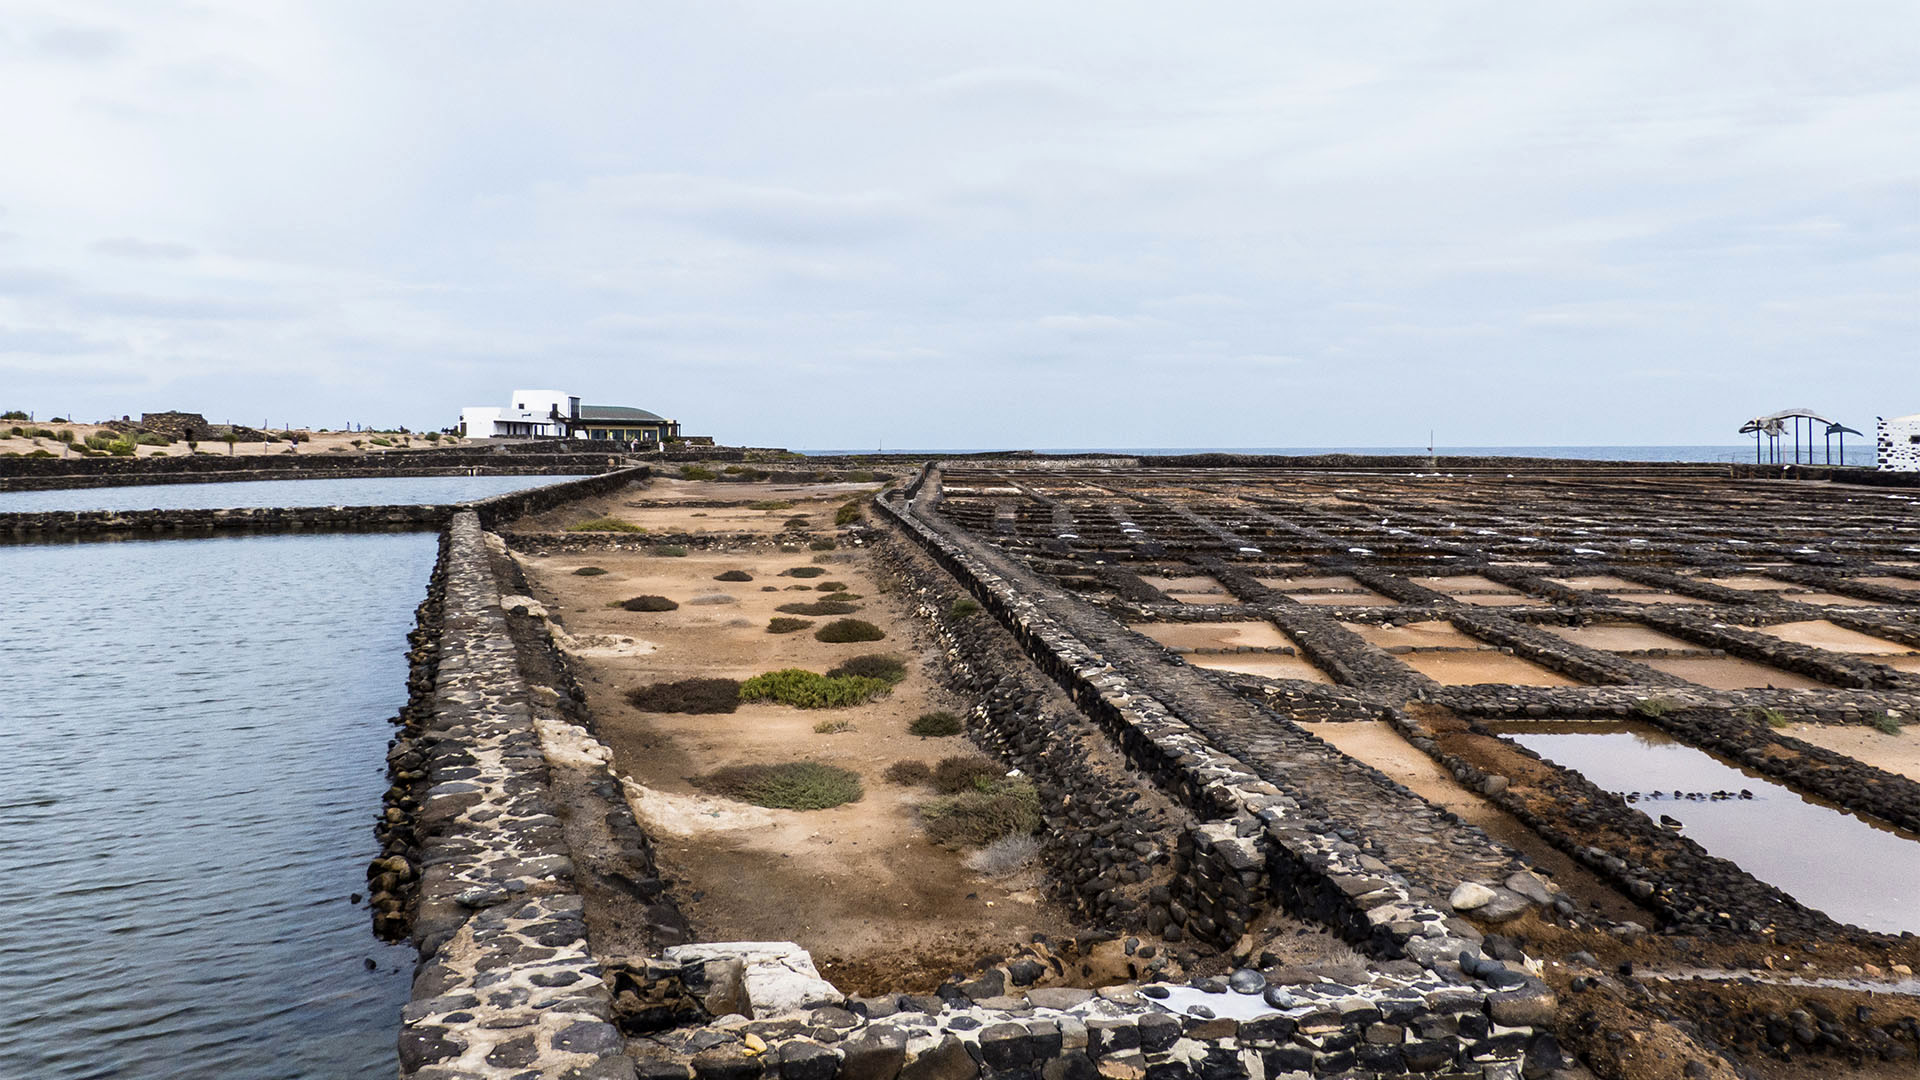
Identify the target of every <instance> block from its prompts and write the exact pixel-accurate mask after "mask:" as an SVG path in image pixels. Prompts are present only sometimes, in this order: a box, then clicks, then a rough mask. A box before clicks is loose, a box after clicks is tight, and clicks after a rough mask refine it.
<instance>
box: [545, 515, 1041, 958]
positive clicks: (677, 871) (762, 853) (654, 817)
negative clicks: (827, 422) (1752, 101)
mask: <svg viewBox="0 0 1920 1080" xmlns="http://www.w3.org/2000/svg"><path fill="white" fill-rule="evenodd" d="M722 486H723V487H725V488H727V489H731V490H729V491H728V494H733V493H734V492H737V491H739V489H740V487H741V486H740V485H722ZM627 499H628V501H632V498H631V496H630V495H629V496H627ZM837 501H838V500H835V501H834V502H833V503H829V504H827V509H828V510H829V517H828V520H829V521H830V520H831V516H830V509H831V506H833V505H837ZM812 509H813V510H814V511H815V513H816V514H817V512H818V510H819V509H820V508H819V507H814V508H812ZM619 512H620V513H621V514H622V516H627V517H631V518H637V519H641V520H658V513H659V512H657V511H655V510H652V509H637V510H636V509H624V510H620V511H619ZM709 513H711V511H709ZM754 513H761V512H759V511H755V512H754ZM787 516H791V514H790V513H784V512H783V513H782V514H780V515H779V516H778V517H777V518H775V520H774V523H773V524H774V525H775V526H776V527H777V525H778V522H779V521H781V520H784V518H785V517H787ZM520 560H521V563H522V565H523V566H524V567H525V569H526V572H527V577H528V579H529V581H530V583H531V584H532V586H533V588H534V591H535V593H536V595H537V596H538V597H539V599H541V600H542V601H543V602H545V603H547V604H548V605H549V609H550V610H551V611H552V612H553V613H554V614H555V616H556V617H557V618H558V619H560V620H561V621H563V622H564V623H565V625H566V629H567V630H568V631H569V632H570V633H572V634H574V635H578V636H580V637H582V638H603V637H609V636H613V635H621V636H626V637H629V638H633V639H636V640H638V641H641V642H645V643H647V644H649V645H652V646H654V648H653V649H652V650H651V651H644V652H641V653H639V654H638V655H621V656H611V657H609V656H596V657H583V658H581V663H580V664H579V668H580V672H581V675H582V681H583V682H584V683H585V684H586V686H587V692H588V703H589V705H590V706H591V707H592V709H593V712H594V715H595V717H596V718H597V720H598V722H599V724H600V728H601V734H602V737H603V738H604V739H605V740H606V741H607V742H608V743H609V745H611V746H612V747H613V750H614V754H615V757H614V768H615V770H616V772H618V773H619V774H620V775H622V776H623V778H625V779H627V780H628V781H629V794H630V799H629V801H630V802H631V803H632V804H633V806H634V809H635V811H636V813H637V814H638V815H639V816H640V817H641V819H642V820H643V822H644V823H645V824H646V825H647V827H648V830H649V833H650V834H651V835H653V836H655V837H656V839H657V841H658V845H659V851H660V857H661V859H662V861H663V863H664V864H665V866H666V869H667V871H668V873H669V874H670V875H672V876H673V877H674V878H676V879H677V881H678V882H679V885H678V887H677V890H676V892H677V895H678V897H679V899H680V900H681V903H682V904H683V906H684V908H685V910H686V912H687V915H688V917H689V918H690V919H692V920H693V923H694V925H695V927H696V929H697V931H698V932H699V933H700V934H701V936H702V938H703V939H706V940H792V941H797V942H799V943H800V944H802V945H804V946H806V947H807V948H808V949H810V950H812V951H813V953H814V956H815V959H816V961H817V962H819V963H820V965H821V968H822V970H823V972H824V973H825V974H826V975H827V977H828V978H830V979H833V980H835V981H836V983H838V984H839V985H841V986H842V988H843V989H864V990H869V991H873V990H879V989H881V988H888V989H894V990H908V989H919V990H925V989H929V988H931V987H932V986H934V985H937V984H938V983H939V981H940V980H941V979H942V978H944V977H945V976H946V975H948V974H951V973H952V972H954V971H958V970H961V969H964V968H968V967H970V966H972V964H973V962H974V961H975V960H976V959H977V958H978V957H980V956H981V955H982V954H984V953H988V952H992V951H995V950H1000V951H1004V950H1005V949H1007V948H1009V947H1011V946H1013V945H1015V944H1018V943H1022V942H1024V941H1026V940H1027V939H1028V937H1029V935H1031V934H1032V933H1035V932H1044V933H1049V934H1060V933H1070V932H1071V927H1070V926H1069V925H1068V924H1067V922H1066V921H1065V920H1064V918H1063V917H1062V916H1061V915H1060V914H1059V913H1058V912H1057V910H1056V909H1054V908H1053V907H1052V906H1050V905H1048V904H1046V903H1044V902H1042V901H1041V899H1040V897H1039V895H1038V893H1037V892H1036V889H1035V885H1036V883H1037V882H1036V880H1035V879H1034V878H1032V876H1031V875H1029V876H1027V877H1025V878H1015V879H1011V880H1002V881H995V880H989V879H987V878H984V877H982V876H980V875H977V874H975V873H973V872H971V871H969V870H967V869H966V868H965V867H964V866H963V865H962V863H961V858H962V856H961V854H959V853H955V852H951V851H948V850H945V849H943V848H940V847H937V846H935V845H933V844H931V843H929V842H928V841H927V840H926V839H925V837H924V835H923V834H922V832H921V830H920V827H919V825H918V817H917V814H916V812H915V804H916V803H917V802H918V801H919V800H921V799H924V798H926V797H928V796H929V794H930V793H929V792H928V791H927V790H926V789H920V788H915V789H903V788H900V787H896V786H893V785H890V784H888V783H887V782H886V781H885V780H884V779H882V777H881V773H882V772H883V771H884V770H885V768H886V767H887V766H888V765H890V764H892V763H893V762H895V761H900V760H903V759H908V758H912V759H917V760H921V761H926V762H929V763H932V762H935V761H938V760H939V759H940V758H942V757H945V756H948V755H952V754H961V753H969V752H972V747H971V744H969V743H968V742H967V741H966V740H965V739H964V738H961V737H951V738H935V739H923V738H917V737H915V736H912V735H909V734H907V732H906V726H907V723H908V722H909V721H910V720H912V719H913V718H914V717H915V716H917V715H919V714H920V713H922V712H926V711H929V710H931V709H936V708H946V709H951V710H955V711H960V710H961V709H962V708H963V703H961V702H958V701H954V700H952V699H950V697H949V696H948V695H947V693H946V692H945V691H944V690H943V689H941V688H940V687H938V686H937V685H935V684H934V682H933V681H932V679H931V678H930V676H929V672H930V671H932V670H934V669H933V667H932V665H933V663H934V661H935V660H936V658H937V654H936V653H935V652H933V651H932V650H931V648H930V646H929V644H928V642H927V641H926V640H924V639H923V636H922V635H921V634H920V633H919V631H918V628H917V627H916V626H915V624H914V623H913V622H912V621H911V619H910V617H909V616H908V614H907V613H906V611H905V610H904V609H903V607H902V605H901V604H899V602H898V601H897V600H896V599H895V598H894V597H892V596H888V595H884V594H881V593H880V591H879V590H880V585H881V583H880V582H879V581H878V580H877V579H875V578H874V577H873V576H872V575H871V573H870V572H869V569H868V562H867V557H866V555H865V554H864V553H861V552H857V551H853V552H844V551H843V552H829V553H824V554H818V555H816V554H815V553H811V552H807V553H800V554H792V553H781V552H779V551H778V550H776V549H773V548H771V547H770V546H767V545H758V546H753V547H748V546H747V545H745V544H744V543H743V544H742V545H741V546H740V547H738V548H737V549H735V550H732V551H719V552H695V553H694V554H693V555H690V556H687V557H684V558H667V557H658V556H652V555H646V554H640V553H633V552H606V553H595V554H591V555H573V554H569V555H564V556H555V557H551V558H533V557H527V556H520ZM816 560H818V565H822V566H824V567H826V568H827V569H828V571H829V573H828V574H827V575H826V576H824V577H820V578H813V579H804V580H803V579H796V578H792V577H782V576H779V575H780V572H781V571H782V570H786V569H789V568H791V567H796V566H807V565H814V564H815V563H816ZM587 565H593V566H599V567H602V568H604V569H606V570H607V571H609V572H608V573H606V574H604V575H601V576H598V577H579V576H575V575H574V574H573V571H574V570H575V569H578V568H579V567H581V566H587ZM726 570H744V571H746V572H748V573H751V574H752V575H753V576H754V580H753V581H751V582H739V583H725V582H716V581H714V580H713V577H714V575H716V574H719V573H721V572H722V571H726ZM822 581H841V582H845V583H846V584H847V585H848V586H850V590H849V591H850V592H852V593H857V594H859V595H861V596H862V597H863V599H861V600H859V601H858V603H859V605H860V609H861V610H860V611H859V612H858V617H859V618H863V619H867V620H869V621H871V622H874V623H876V624H878V625H880V626H882V627H883V628H885V629H886V630H887V634H888V636H887V640H885V641H880V642H871V643H864V644H826V643H823V642H819V641H816V640H815V639H814V638H813V636H812V633H811V632H810V631H801V632H798V633H792V634H782V635H774V634H769V633H767V631H766V625H767V620H768V619H769V618H770V617H772V616H773V615H774V614H775V611H774V608H775V607H776V606H777V605H779V604H783V603H788V602H792V601H795V600H817V599H820V598H822V597H824V596H826V595H827V594H825V593H822V592H819V591H816V590H814V589H813V588H812V587H811V586H812V585H814V584H817V583H818V582H822ZM803 584H804V585H806V586H807V588H806V589H804V590H803V589H799V588H793V587H794V586H800V585H803ZM768 587H771V588H773V589H774V590H775V591H773V592H766V591H763V589H765V588H768ZM642 594H657V595H662V596H667V597H670V598H672V599H674V600H677V601H679V602H680V604H681V605H682V606H681V607H680V608H679V609H678V610H676V611H671V612H661V613H637V612H629V611H625V610H623V609H619V608H614V607H609V606H608V604H609V603H614V602H618V601H621V600H624V599H626V598H628V597H631V596H636V595H642ZM704 596H728V597H731V598H732V602H729V603H720V604H711V605H708V604H697V603H694V602H693V601H696V600H697V599H698V598H700V597H704ZM825 621H827V620H826V619H819V620H816V625H819V624H820V623H824V622H825ZM874 652H885V653H891V654H894V655H898V656H903V657H906V658H908V659H909V660H910V663H909V668H910V669H911V673H910V675H909V677H908V679H907V680H906V682H904V683H902V684H901V685H900V686H898V687H897V688H895V690H894V692H893V693H892V695H891V696H889V697H887V698H884V699H882V700H880V701H878V702H875V703H872V704H869V705H864V706H859V707H855V708H851V709H835V710H801V709H793V708H788V707H786V706H779V705H742V706H741V707H740V709H739V711H738V712H735V713H732V714H725V715H713V716H685V715H676V714H658V713H642V712H639V711H638V710H636V709H634V708H633V707H632V706H631V705H630V704H629V703H628V702H627V701H626V699H625V692H626V691H627V690H628V689H630V688H632V687H635V686H639V685H643V684H647V683H651V682H656V681H667V680H673V679H682V678H690V677H699V676H724V677H728V678H736V679H744V678H746V677H749V676H751V675H755V674H758V673H760V672H764V671H772V670H776V669H779V668H785V667H804V668H809V669H811V670H814V671H821V672H824V671H826V670H827V669H828V668H831V667H832V666H833V665H834V664H836V663H838V662H839V661H840V660H842V659H844V658H846V657H849V656H855V655H859V654H862V653H874ZM823 719H834V720H842V719H844V720H849V721H851V722H852V723H853V725H854V730H853V731H850V732H846V733H841V734H819V733H816V732H815V731H814V730H813V728H814V724H815V723H816V722H817V721H820V720H823ZM792 760H811V761H820V762H824V763H828V764H833V765H839V766H842V767H845V768H849V769H853V770H855V771H857V772H859V773H860V774H861V776H862V778H863V780H864V783H865V789H866V794H865V796H864V797H863V798H862V799H861V800H860V801H859V802H856V803H852V804H849V805H846V806H842V807H837V808H834V809H831V810H816V811H805V812H802V811H786V810H768V809H762V808H759V807H752V806H747V805H745V804H741V803H735V802H731V801H729V800H724V799H717V798H714V797H710V796H707V795H705V794H703V793H701V792H699V791H698V790H697V789H696V788H695V787H694V785H693V784H692V783H691V782H690V778H691V777H694V776H696V775H698V774H701V773H705V772H707V771H709V770H711V769H714V768H717V767H720V766H724V765H731V764H738V763H752V762H777V761H792Z"/></svg>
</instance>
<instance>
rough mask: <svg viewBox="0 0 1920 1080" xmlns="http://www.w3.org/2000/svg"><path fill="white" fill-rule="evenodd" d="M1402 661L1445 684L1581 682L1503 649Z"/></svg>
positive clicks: (1411, 656)
mask: <svg viewBox="0 0 1920 1080" xmlns="http://www.w3.org/2000/svg"><path fill="white" fill-rule="evenodd" d="M1396 659H1398V660H1399V661H1400V662H1401V663H1403V664H1405V665H1407V666H1408V667H1410V668H1412V669H1413V670H1415V671H1417V672H1419V673H1420V674H1422V675H1425V676H1426V677H1427V678H1429V679H1432V680H1433V681H1434V682H1437V683H1439V684H1440V685H1442V686H1481V685H1485V684H1488V683H1502V684H1505V685H1507V686H1581V685H1583V684H1582V683H1581V682H1580V681H1579V680H1578V679H1569V678H1567V677H1566V676H1565V675H1562V674H1560V673H1559V672H1557V671H1554V670H1552V669H1551V668H1544V667H1541V666H1540V665H1539V664H1536V663H1534V662H1533V661H1531V660H1522V659H1521V658H1520V657H1517V656H1508V655H1507V654H1506V653H1501V652H1418V653H1407V654H1405V655H1403V656H1400V657H1397V658H1396Z"/></svg>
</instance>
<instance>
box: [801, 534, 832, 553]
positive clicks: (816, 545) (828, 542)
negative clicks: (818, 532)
mask: <svg viewBox="0 0 1920 1080" xmlns="http://www.w3.org/2000/svg"><path fill="white" fill-rule="evenodd" d="M839 546H840V545H838V544H836V543H834V542H833V540H832V539H831V538H829V537H825V536H823V537H821V538H820V539H818V540H810V541H808V542H807V547H809V548H811V549H813V550H814V551H832V550H833V549H834V548H836V547H839Z"/></svg>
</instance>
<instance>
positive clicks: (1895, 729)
mask: <svg viewBox="0 0 1920 1080" xmlns="http://www.w3.org/2000/svg"><path fill="white" fill-rule="evenodd" d="M1871 723H1872V724H1873V728H1874V730H1875V731H1878V732H1879V733H1880V734H1882V735H1898V734H1900V727H1901V723H1900V719H1899V718H1898V717H1894V716H1889V715H1887V714H1886V713H1883V712H1877V713H1874V714H1873V715H1872V718H1871Z"/></svg>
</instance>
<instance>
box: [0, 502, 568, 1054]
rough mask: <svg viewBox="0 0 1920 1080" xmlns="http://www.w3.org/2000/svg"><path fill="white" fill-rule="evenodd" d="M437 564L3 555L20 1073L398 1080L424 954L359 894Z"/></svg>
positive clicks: (373, 538) (4, 977)
mask: <svg viewBox="0 0 1920 1080" xmlns="http://www.w3.org/2000/svg"><path fill="white" fill-rule="evenodd" d="M512 479H513V480H514V481H515V482H519V483H525V482H528V481H530V480H533V479H538V480H539V481H540V482H543V483H544V482H549V478H546V477H540V478H512ZM315 483H320V482H315ZM346 483H363V482H361V481H347V482H346ZM378 483H386V482H384V481H382V482H378ZM403 483H404V482H403ZM426 483H433V481H426ZM213 486H215V485H204V486H203V485H186V486H182V487H172V488H146V489H142V491H143V493H147V492H150V493H156V494H158V493H173V492H182V493H184V492H188V491H195V492H198V491H201V490H204V488H205V487H213ZM234 486H240V485H234ZM89 494H91V493H89ZM436 546H437V538H436V537H435V536H434V534H432V533H424V532H422V533H400V534H356V535H321V536H314V535H300V536H265V537H260V536H253V537H244V538H218V539H193V540H170V541H166V542H132V543H121V544H106V545H45V546H41V545H21V546H11V547H0V581H5V582H6V583H7V590H6V593H7V603H6V618H4V619H0V715H3V716H4V721H0V732H4V733H5V753H4V754H0V877H4V880H6V881H7V882H8V883H9V884H8V889H7V895H8V905H7V907H8V911H7V918H6V920H5V923H4V924H0V1002H5V1003H6V1008H4V1009H0V1076H5V1077H23V1078H24V1077H33V1078H35V1080H54V1078H70V1077H71V1078H77V1077H125V1078H140V1080H146V1078H157V1077H168V1078H171V1077H182V1078H184V1077H195V1078H200V1077H248V1078H252V1077H276V1078H278V1077H288V1078H309V1077H311V1078H320V1077H326V1078H337V1077H354V1078H360V1077H368V1078H371V1077H383V1078H384V1077H390V1076H392V1075H393V1073H394V1070H395V1068H396V1065H395V1059H394V1049H393V1048H394V1039H395V1034H396V1031H397V1024H398V1014H399V1010H400V1007H401V1005H402V1004H404V1002H405V1000H406V997H407V992H408V984H409V980H410V975H411V973H412V964H413V955H412V951H411V949H409V948H406V947H401V946H386V945H382V944H380V943H378V942H377V941H376V940H375V939H374V938H373V936H372V934H371V933H370V931H369V929H368V915H367V910H366V908H365V907H364V906H355V905H352V904H350V903H349V902H348V895H349V894H350V893H354V892H363V891H364V890H365V878H364V870H365V866H366V863H367V861H368V860H369V859H370V858H372V857H373V856H374V855H375V854H377V850H376V847H375V841H374V837H373V831H372V823H373V819H374V817H375V815H376V814H377V813H378V812H379V809H380V798H381V793H382V792H383V791H384V790H385V789H386V782H385V778H384V775H383V768H384V755H385V751H386V742H387V739H388V737H389V734H390V731H389V725H388V724H387V722H386V718H387V717H389V716H391V715H392V714H393V713H394V712H395V711H397V709H398V708H399V706H400V705H401V704H402V703H403V702H404V701H405V696H406V687H405V682H406V658H405V649H406V641H405V634H406V632H407V630H408V629H410V628H411V626H412V623H413V608H414V606H415V605H416V604H418V603H419V601H420V600H421V599H422V597H423V596H424V594H425V588H426V582H427V577H428V574H429V572H430V570H431V568H432V565H433V560H434V556H435V551H436ZM368 960H372V961H373V962H374V964H375V967H374V969H373V970H368V968H367V965H366V961H368Z"/></svg>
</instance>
